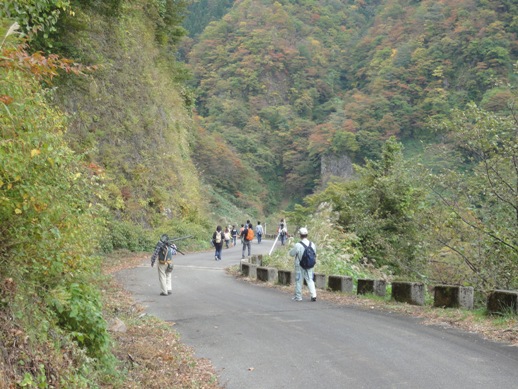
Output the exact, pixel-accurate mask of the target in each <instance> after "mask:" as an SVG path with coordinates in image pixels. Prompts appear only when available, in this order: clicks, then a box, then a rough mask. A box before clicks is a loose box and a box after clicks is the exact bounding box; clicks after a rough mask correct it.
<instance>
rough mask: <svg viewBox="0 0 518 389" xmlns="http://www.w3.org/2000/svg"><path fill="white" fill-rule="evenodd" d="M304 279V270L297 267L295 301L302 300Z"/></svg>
mask: <svg viewBox="0 0 518 389" xmlns="http://www.w3.org/2000/svg"><path fill="white" fill-rule="evenodd" d="M302 280H303V278H302V272H301V271H300V269H295V294H294V296H293V300H295V301H300V300H302Z"/></svg>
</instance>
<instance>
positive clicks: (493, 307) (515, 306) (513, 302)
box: [487, 290, 518, 314]
mask: <svg viewBox="0 0 518 389" xmlns="http://www.w3.org/2000/svg"><path fill="white" fill-rule="evenodd" d="M487 311H488V313H490V314H494V313H504V314H505V313H509V312H511V313H514V314H516V313H518V292H516V291H510V290H494V291H492V292H491V293H490V295H489V297H488V299H487Z"/></svg>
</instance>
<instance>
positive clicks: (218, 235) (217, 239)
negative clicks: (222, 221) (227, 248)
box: [212, 226, 225, 261]
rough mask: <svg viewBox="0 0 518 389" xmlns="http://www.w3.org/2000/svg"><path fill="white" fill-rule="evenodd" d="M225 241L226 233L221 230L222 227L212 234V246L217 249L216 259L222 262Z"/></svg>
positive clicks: (218, 227)
mask: <svg viewBox="0 0 518 389" xmlns="http://www.w3.org/2000/svg"><path fill="white" fill-rule="evenodd" d="M224 241H225V233H224V232H223V231H222V230H221V226H217V227H216V231H214V234H212V244H213V245H214V248H215V249H216V253H215V255H214V259H215V260H216V261H221V250H223V242H224Z"/></svg>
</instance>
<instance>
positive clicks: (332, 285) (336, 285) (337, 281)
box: [327, 276, 353, 293]
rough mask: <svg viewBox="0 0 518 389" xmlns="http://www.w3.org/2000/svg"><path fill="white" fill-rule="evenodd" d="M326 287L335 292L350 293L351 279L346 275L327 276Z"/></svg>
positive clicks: (351, 288) (351, 289)
mask: <svg viewBox="0 0 518 389" xmlns="http://www.w3.org/2000/svg"><path fill="white" fill-rule="evenodd" d="M327 287H328V288H329V289H330V290H332V291H335V292H342V293H352V291H353V279H352V277H347V276H329V277H328V279H327Z"/></svg>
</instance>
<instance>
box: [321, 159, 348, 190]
mask: <svg viewBox="0 0 518 389" xmlns="http://www.w3.org/2000/svg"><path fill="white" fill-rule="evenodd" d="M353 175H354V168H353V163H352V161H351V159H350V158H349V157H348V156H347V155H323V156H322V160H321V168H320V177H321V179H322V183H323V184H325V183H327V182H328V181H329V180H330V179H331V177H338V178H341V179H345V180H346V179H350V178H352V177H353Z"/></svg>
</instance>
